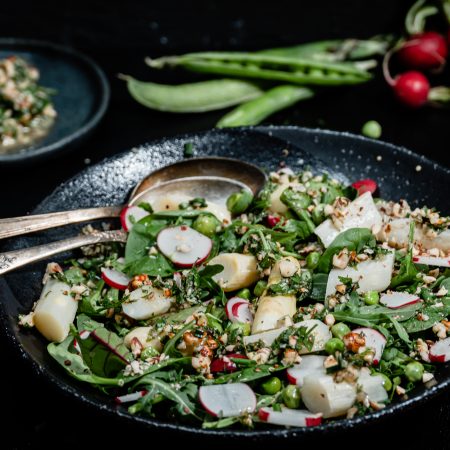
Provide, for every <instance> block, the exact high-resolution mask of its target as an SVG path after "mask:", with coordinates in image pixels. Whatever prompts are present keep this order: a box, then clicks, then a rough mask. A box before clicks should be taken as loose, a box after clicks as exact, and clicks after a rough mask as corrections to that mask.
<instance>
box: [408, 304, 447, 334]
mask: <svg viewBox="0 0 450 450" xmlns="http://www.w3.org/2000/svg"><path fill="white" fill-rule="evenodd" d="M422 314H423V315H425V316H428V319H427V320H418V319H417V317H416V316H414V317H411V318H410V319H408V320H407V321H406V322H405V323H404V324H403V326H404V327H405V330H406V331H407V332H408V333H418V332H420V331H425V330H428V329H429V328H432V327H433V325H434V324H435V323H436V322H440V321H441V320H442V319H445V318H446V317H447V311H446V310H445V308H435V307H431V306H427V307H425V308H424V309H423V310H422Z"/></svg>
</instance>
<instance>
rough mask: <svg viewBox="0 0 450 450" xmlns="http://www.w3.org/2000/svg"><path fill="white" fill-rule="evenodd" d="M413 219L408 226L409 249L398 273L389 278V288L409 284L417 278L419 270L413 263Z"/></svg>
mask: <svg viewBox="0 0 450 450" xmlns="http://www.w3.org/2000/svg"><path fill="white" fill-rule="evenodd" d="M413 243H414V221H413V220H412V221H411V225H410V228H409V250H408V253H407V254H406V256H405V257H404V258H403V260H402V262H401V264H400V270H399V272H398V274H397V275H396V276H395V277H393V278H392V280H391V286H390V287H391V288H396V287H398V286H403V285H407V284H411V283H413V282H414V281H416V279H417V274H418V273H419V271H418V270H417V268H416V266H415V265H414V263H413Z"/></svg>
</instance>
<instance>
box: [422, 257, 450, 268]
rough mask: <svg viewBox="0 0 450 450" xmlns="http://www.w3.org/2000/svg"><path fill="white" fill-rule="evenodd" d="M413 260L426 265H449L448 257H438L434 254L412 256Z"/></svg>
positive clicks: (449, 259)
mask: <svg viewBox="0 0 450 450" xmlns="http://www.w3.org/2000/svg"><path fill="white" fill-rule="evenodd" d="M413 262H415V263H417V264H425V265H427V266H436V267H450V258H439V257H436V256H414V257H413Z"/></svg>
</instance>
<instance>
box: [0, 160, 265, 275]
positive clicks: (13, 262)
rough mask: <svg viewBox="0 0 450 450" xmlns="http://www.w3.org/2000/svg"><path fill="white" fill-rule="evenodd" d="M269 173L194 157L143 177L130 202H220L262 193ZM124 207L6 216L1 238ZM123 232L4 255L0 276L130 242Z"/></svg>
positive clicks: (108, 214) (0, 256) (0, 225)
mask: <svg viewBox="0 0 450 450" xmlns="http://www.w3.org/2000/svg"><path fill="white" fill-rule="evenodd" d="M265 181H266V176H265V174H264V173H263V172H262V171H261V169H259V168H258V167H256V166H254V165H253V164H249V163H246V162H244V161H239V160H235V159H231V158H219V157H217V158H215V157H208V158H194V159H189V160H183V161H179V162H177V163H174V164H171V165H168V166H165V167H162V168H160V169H158V170H156V171H154V172H152V173H150V174H149V175H148V176H147V177H146V178H144V179H143V180H141V181H140V182H139V183H138V184H137V186H136V187H135V188H134V189H133V191H132V192H131V195H130V200H129V203H128V204H130V205H137V204H139V203H141V202H148V203H150V204H152V203H153V202H154V201H155V200H156V199H158V198H161V197H162V196H164V195H167V194H168V193H177V194H183V195H185V196H186V197H189V198H194V197H203V198H205V199H206V200H207V201H210V202H214V203H215V204H218V205H225V203H226V199H227V198H228V197H229V196H230V195H231V194H232V193H234V192H237V191H239V190H240V189H242V188H245V187H246V188H248V189H250V190H251V191H252V192H253V193H254V194H256V193H258V192H259V190H260V189H261V187H262V186H263V185H264V182H265ZM122 209H123V206H106V207H100V208H88V209H78V210H72V211H63V212H54V213H47V214H39V215H34V216H23V217H15V218H10V219H0V239H2V238H6V237H12V236H18V235H21V234H27V233H31V232H34V231H39V230H45V229H49V228H54V227H59V226H63V225H68V224H74V223H80V222H85V221H89V220H94V219H101V218H109V217H118V216H119V215H120V212H121V210H122ZM126 238H127V235H126V233H125V232H124V231H122V230H113V231H102V232H96V233H94V234H90V235H80V236H76V237H73V238H69V239H64V240H62V241H57V242H52V243H49V244H44V245H40V246H37V247H31V248H28V249H23V250H15V251H11V252H5V253H0V275H2V274H4V273H7V272H10V271H12V270H14V269H17V268H18V267H22V266H24V265H26V264H29V263H32V262H35V261H39V260H42V259H45V258H47V257H49V256H52V255H55V254H58V253H62V252H65V251H68V250H72V249H75V248H79V247H83V246H85V245H91V244H96V243H101V242H112V241H116V242H125V241H126Z"/></svg>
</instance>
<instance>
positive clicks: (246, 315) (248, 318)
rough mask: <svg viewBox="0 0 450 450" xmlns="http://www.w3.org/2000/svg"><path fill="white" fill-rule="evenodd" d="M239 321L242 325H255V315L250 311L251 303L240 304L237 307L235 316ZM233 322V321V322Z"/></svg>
mask: <svg viewBox="0 0 450 450" xmlns="http://www.w3.org/2000/svg"><path fill="white" fill-rule="evenodd" d="M234 317H236V319H237V321H238V322H240V323H250V324H252V323H253V314H252V312H251V310H250V304H249V303H239V304H238V305H236V314H234ZM232 322H233V321H232Z"/></svg>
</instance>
